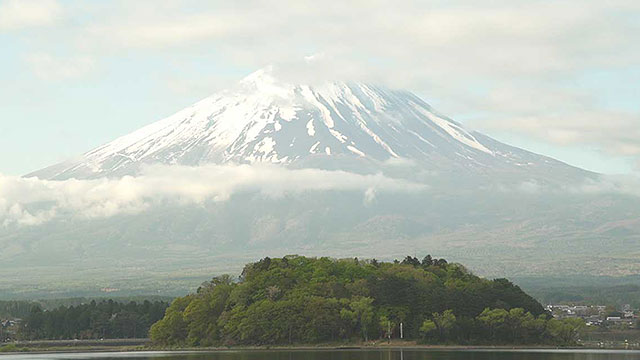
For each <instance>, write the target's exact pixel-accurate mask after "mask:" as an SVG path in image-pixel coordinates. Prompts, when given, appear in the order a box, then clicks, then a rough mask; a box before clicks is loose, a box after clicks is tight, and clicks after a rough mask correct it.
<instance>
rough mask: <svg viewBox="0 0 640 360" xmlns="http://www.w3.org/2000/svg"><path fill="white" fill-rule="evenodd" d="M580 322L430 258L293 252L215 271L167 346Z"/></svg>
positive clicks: (162, 331)
mask: <svg viewBox="0 0 640 360" xmlns="http://www.w3.org/2000/svg"><path fill="white" fill-rule="evenodd" d="M583 326H584V323H583V322H582V321H581V320H577V319H567V320H557V319H553V318H552V317H551V316H550V315H549V314H547V313H545V311H544V309H543V307H542V305H541V304H540V303H538V301H536V300H535V299H533V298H532V297H531V296H529V295H527V294H526V293H525V292H523V291H522V290H521V289H520V288H519V287H518V286H515V285H514V284H512V283H511V282H510V281H508V280H506V279H495V280H487V279H483V278H480V277H478V276H475V275H473V274H472V273H471V272H469V271H468V270H467V269H465V268H464V267H463V266H462V265H460V264H450V263H447V261H445V260H444V259H433V258H432V257H431V256H429V255H427V256H426V257H424V259H422V260H419V259H418V258H416V257H411V256H407V257H406V258H405V259H404V260H403V261H397V260H396V261H394V262H380V261H377V260H375V259H373V260H359V259H357V258H356V259H340V260H336V259H331V258H326V257H325V258H308V257H303V256H286V257H284V258H277V259H271V258H268V257H267V258H264V259H262V260H260V261H258V262H256V263H252V264H248V265H246V266H245V268H244V270H243V272H242V274H241V276H240V278H239V279H238V280H234V279H233V277H231V276H229V275H224V276H219V277H215V278H213V279H212V280H211V281H209V282H207V283H205V284H203V285H202V286H201V287H200V288H199V289H198V290H197V292H196V293H194V294H190V295H187V296H185V297H181V298H177V299H175V300H174V301H173V302H172V304H171V306H170V307H169V308H168V309H167V311H166V313H165V315H164V317H163V318H162V319H161V320H160V321H158V322H157V323H155V324H154V325H153V326H152V327H151V330H150V336H151V339H152V341H153V342H154V343H155V344H156V345H158V346H171V347H176V346H178V347H179V346H221V345H223V346H233V345H289V344H319V343H363V342H364V343H370V342H372V341H384V340H388V339H390V338H393V339H397V338H400V337H402V338H403V339H407V340H414V341H417V342H420V343H433V344H523V345H524V344H548V345H573V344H574V343H575V341H576V339H577V334H578V332H579V331H580V329H581V328H582V327H583Z"/></svg>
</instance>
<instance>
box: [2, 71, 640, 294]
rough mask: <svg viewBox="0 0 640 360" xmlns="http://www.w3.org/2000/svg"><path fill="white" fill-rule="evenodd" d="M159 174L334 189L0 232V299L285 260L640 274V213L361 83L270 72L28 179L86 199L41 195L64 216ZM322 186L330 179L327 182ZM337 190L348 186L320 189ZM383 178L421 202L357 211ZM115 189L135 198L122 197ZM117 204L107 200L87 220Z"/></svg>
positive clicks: (577, 178) (176, 284)
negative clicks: (234, 174)
mask: <svg viewBox="0 0 640 360" xmlns="http://www.w3.org/2000/svg"><path fill="white" fill-rule="evenodd" d="M154 166H159V167H162V169H161V170H156V172H158V171H160V172H161V171H167V172H170V171H171V170H170V169H185V168H186V169H188V171H187V175H185V176H183V177H182V178H181V180H184V178H189V177H192V178H198V177H202V181H200V182H199V183H198V184H197V185H196V186H195V188H194V189H187V191H191V190H193V193H197V191H198V189H200V188H201V187H203V186H205V185H210V184H208V182H212V181H222V182H225V181H226V182H227V183H229V184H230V185H229V186H233V184H234V183H236V182H242V181H244V178H242V177H241V178H234V179H222V180H220V176H218V177H217V178H215V179H218V180H209V179H210V178H209V177H206V176H202V174H200V175H199V173H198V169H210V168H211V167H214V168H215V169H220V168H222V169H229V168H231V169H236V170H237V169H241V170H242V171H244V170H246V169H247V168H249V167H251V168H255V169H262V168H264V167H265V166H266V167H268V169H271V170H270V171H271V172H270V174H272V173H273V171H272V170H273V169H284V170H282V171H284V172H285V173H286V175H285V176H284V178H280V179H279V180H278V181H280V182H281V185H280V186H279V187H278V188H279V189H280V188H284V189H286V188H287V187H288V186H291V185H292V183H294V181H293V179H288V178H287V177H286V176H288V175H289V174H293V173H295V172H296V171H307V172H305V174H306V175H305V177H304V178H302V179H297V180H296V182H295V184H298V185H299V184H305V183H310V182H315V183H317V182H322V181H326V182H327V183H329V185H327V186H325V187H324V188H322V189H323V190H314V191H298V192H291V193H287V192H286V191H284V192H278V191H276V192H277V194H278V195H277V196H271V197H270V196H264V194H263V193H262V192H261V191H260V190H256V189H257V187H255V186H254V187H245V188H242V189H243V190H242V191H238V192H235V193H233V194H232V195H230V196H229V197H228V200H226V201H204V200H203V201H197V202H191V203H172V202H168V201H164V200H163V199H164V198H162V199H161V200H159V201H156V202H151V203H149V204H150V205H149V204H147V205H148V206H146V207H144V208H143V209H144V211H140V212H130V213H128V212H121V213H117V214H114V215H111V216H103V217H90V216H86V217H56V218H52V219H51V220H50V221H47V222H45V223H42V224H39V225H34V226H22V227H20V226H9V227H6V226H5V227H0V248H1V249H3V251H0V272H1V273H3V274H5V275H6V276H5V277H4V278H3V279H0V289H5V290H7V291H10V290H12V289H22V288H24V286H25V285H24V284H31V285H33V288H34V289H40V290H38V291H41V292H45V291H60V289H62V288H64V289H67V290H69V289H75V290H74V291H77V289H79V288H84V289H88V288H92V287H93V288H95V289H94V290H95V291H97V292H99V289H100V288H110V289H114V288H119V289H129V290H130V291H138V292H139V293H149V292H150V291H152V292H157V293H171V291H172V289H173V290H175V289H179V290H180V291H183V290H184V289H185V287H190V286H194V284H195V285H197V284H198V283H199V281H200V280H204V279H206V278H208V277H209V276H210V275H212V274H215V273H221V272H234V271H239V270H240V269H239V267H240V266H241V264H244V263H246V262H248V261H252V260H256V259H258V258H261V257H264V256H282V255H286V254H294V253H297V254H304V255H327V256H336V257H347V256H358V257H376V258H380V259H393V258H394V257H402V256H406V255H407V254H414V253H415V254H425V253H431V254H433V255H435V256H438V257H446V258H447V259H449V260H452V261H460V262H462V263H465V264H469V265H470V266H471V268H472V270H473V271H475V272H477V273H479V274H481V275H485V276H511V277H513V276H530V275H534V276H540V275H544V276H552V275H555V274H558V273H563V274H574V275H576V276H584V275H585V274H586V275H590V276H591V275H630V274H637V273H640V265H639V263H638V261H637V258H638V257H640V221H638V219H640V201H638V198H637V197H633V196H628V195H625V194H621V193H619V192H615V191H612V192H604V193H603V192H594V191H581V190H580V189H581V188H580V185H581V184H583V183H585V182H590V183H595V182H598V181H600V179H601V175H599V174H595V173H592V172H589V171H585V170H582V169H579V168H576V167H573V166H570V165H567V164H565V163H563V162H561V161H557V160H554V159H552V158H549V157H546V156H542V155H538V154H534V153H532V152H529V151H526V150H523V149H519V148H517V147H513V146H509V145H507V144H504V143H501V142H499V141H497V140H494V139H492V138H491V137H489V136H487V135H484V134H481V133H479V132H475V131H471V130H468V129H466V128H465V127H464V126H463V125H462V124H460V123H458V122H455V121H454V120H452V119H450V118H448V117H446V116H444V115H442V114H440V113H438V112H437V111H435V110H434V109H433V108H432V107H431V106H429V105H428V104H427V103H426V102H425V101H423V100H421V99H420V98H419V97H418V96H416V95H414V94H412V93H411V92H409V91H405V90H393V89H389V88H387V87H384V86H376V85H371V84H366V83H358V82H339V81H332V82H311V83H309V84H307V85H303V84H299V83H296V82H293V81H287V80H284V78H283V77H282V76H279V75H278V71H277V69H275V68H273V67H267V68H264V69H262V70H259V71H257V72H255V73H253V74H251V75H249V76H247V77H246V78H244V79H243V80H241V81H240V82H239V83H238V84H236V85H235V86H234V87H232V88H230V89H228V90H224V91H220V92H218V93H216V94H214V95H212V96H210V97H207V98H205V99H203V100H201V101H199V102H197V103H195V104H194V105H192V106H190V107H188V108H186V109H183V110H181V111H179V112H177V113H175V114H174V115H171V116H169V117H168V118H165V119H163V120H160V121H158V122H155V123H152V124H150V125H148V126H146V127H143V128H141V129H139V130H137V131H134V132H132V133H130V134H128V135H125V136H122V137H120V138H118V139H116V140H114V141H112V142H110V143H107V144H105V145H102V146H99V147H97V148H95V149H93V150H91V151H89V152H87V153H85V154H84V155H82V156H80V157H78V158H75V159H72V160H69V161H66V162H63V163H60V164H57V165H53V166H50V167H47V168H45V169H42V170H39V171H35V172H33V173H31V174H28V175H26V176H25V181H41V182H43V183H45V184H46V186H58V185H59V184H62V185H60V186H58V188H63V189H72V188H75V187H77V186H78V184H80V185H81V186H82V187H83V189H85V188H86V189H90V190H88V194H89V195H88V196H87V197H86V198H83V199H77V198H76V195H77V193H76V192H71V193H69V194H71V195H68V196H67V197H64V198H63V199H62V200H60V199H58V198H53V201H63V202H64V203H65V204H67V205H69V206H70V207H71V208H72V209H76V207H74V206H82V204H83V201H89V202H90V201H94V199H95V198H100V197H101V196H102V198H104V192H105V191H106V190H104V189H105V187H104V185H105V184H109V181H118V180H126V181H124V184H125V185H130V184H131V182H133V181H134V180H135V179H140V178H142V179H145V178H147V177H148V175H149V173H148V169H149V168H153V167H154ZM278 171H280V170H278ZM308 171H313V172H311V173H309V172H308ZM223 174H226V173H224V172H223ZM242 174H244V172H242ZM318 174H320V175H322V176H325V175H326V174H331V176H332V178H331V181H327V180H326V177H316V175H318ZM167 176H169V178H170V179H169V180H168V182H171V181H174V180H175V179H173V178H171V174H168V175H167ZM354 176H355V177H354ZM35 177H37V178H39V179H40V180H38V179H35ZM344 177H348V178H349V179H348V181H349V182H350V183H349V184H350V185H349V187H347V188H332V187H331V186H330V185H331V184H333V183H338V182H339V181H338V180H336V179H339V178H340V179H341V178H344ZM380 178H384V179H385V181H388V182H393V181H396V180H401V181H404V182H401V183H399V184H409V183H411V184H419V185H421V186H422V188H425V189H428V190H426V191H418V192H411V191H407V192H402V191H395V192H393V191H392V192H384V191H381V192H375V191H374V190H375V189H368V188H367V193H365V194H364V195H365V196H364V197H363V191H362V190H363V188H362V187H361V186H360V185H358V183H359V182H361V180H362V179H374V180H375V179H380ZM255 179H256V180H255V181H257V182H258V183H259V182H260V181H262V178H261V177H260V176H256V177H255ZM322 179H324V180H322ZM265 181H267V180H265ZM269 181H274V180H273V177H271V178H270V180H269ZM340 181H341V180H340ZM375 181H377V180H375ZM187 183H189V182H187ZM145 184H146V183H145ZM154 184H158V183H154ZM160 184H161V187H163V186H164V187H168V185H167V182H161V183H160ZM180 184H182V183H180ZM270 184H272V183H270ZM354 184H355V185H354ZM31 185H32V184H31V183H29V186H31ZM95 186H97V187H95ZM181 186H182V185H181ZM188 186H189V185H185V186H182V187H180V189H181V190H182V188H183V187H188ZM359 186H360V187H359ZM402 186H403V185H400V187H402ZM94 187H95V188H94ZM395 188H396V189H397V188H398V186H397V185H396V187H395ZM136 189H138V190H141V189H142V190H146V189H147V186H146V185H144V184H142V185H140V184H138V185H137V187H136ZM369 190H372V191H369ZM65 191H67V190H65ZM118 191H119V193H118V195H119V196H123V197H125V198H127V197H128V196H130V195H131V193H130V188H128V187H126V186H123V187H120V188H118ZM144 194H147V195H148V194H149V192H144ZM372 194H373V195H375V196H373V195H372ZM107 195H108V194H107ZM149 196H151V195H149ZM0 200H2V199H0ZM107 200H110V199H109V198H108V196H107ZM50 201H51V199H49V198H47V199H46V201H40V202H35V203H31V204H29V207H37V206H46V205H47V204H48V203H49V202H50ZM134 203H135V202H134ZM0 204H1V202H0ZM113 207H114V205H113V204H112V203H110V202H109V201H107V203H106V204H104V207H102V208H100V209H99V210H100V211H108V210H110V209H112V208H113ZM25 209H26V210H29V208H28V207H26V208H25ZM0 210H1V209H0ZM18 210H21V209H18ZM14 212H19V211H17V210H16V211H14ZM47 214H48V213H45V215H47ZM1 224H2V223H1V222H0V225H1ZM34 264H37V266H34ZM59 274H66V275H65V277H64V279H62V280H60V277H59V276H57V275H59ZM54 275H56V276H54ZM12 279H17V280H15V281H12ZM54 280H57V281H58V283H56V282H54ZM159 280H161V281H159ZM93 288H92V289H93ZM69 291H70V290H69ZM176 291H177V290H176ZM177 293H178V294H179V293H181V292H177ZM74 294H77V292H74Z"/></svg>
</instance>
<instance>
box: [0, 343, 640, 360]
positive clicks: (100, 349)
mask: <svg viewBox="0 0 640 360" xmlns="http://www.w3.org/2000/svg"><path fill="white" fill-rule="evenodd" d="M4 345H7V344H4ZM16 345H17V344H16ZM17 346H19V345H17ZM367 350H371V351H378V350H389V351H401V350H408V351H413V350H424V351H498V352H503V351H504V352H508V351H523V352H526V351H531V352H545V351H550V352H556V351H573V352H581V351H585V352H592V351H602V352H630V351H640V349H638V348H634V349H630V348H627V349H625V348H624V347H609V348H602V347H593V346H567V347H560V346H549V345H428V344H425V345H420V344H411V343H407V344H393V343H391V344H372V345H363V344H350V345H328V344H327V345H292V346H238V347H234V346H231V347H184V348H157V347H153V346H81V345H78V346H60V347H50V348H37V347H31V348H29V347H24V348H19V349H17V351H5V352H2V351H0V358H1V357H2V355H16V354H62V353H117V352H149V353H176V354H179V353H206V352H237V351H243V352H265V351H274V352H275V351H367Z"/></svg>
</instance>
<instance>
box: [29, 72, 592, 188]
mask: <svg viewBox="0 0 640 360" xmlns="http://www.w3.org/2000/svg"><path fill="white" fill-rule="evenodd" d="M274 73H275V71H274V69H273V67H267V68H264V69H261V70H259V71H256V72H255V73H253V74H251V75H249V76H247V77H246V78H244V79H243V80H242V81H240V82H239V83H238V84H237V85H236V86H235V87H234V88H232V89H229V90H224V91H221V92H219V93H216V94H214V95H212V96H210V97H207V98H205V99H203V100H201V101H199V102H197V103H196V104H194V105H192V106H190V107H188V108H186V109H183V110H181V111H179V112H177V113H176V114H174V115H172V116H170V117H168V118H166V119H163V120H160V121H158V122H155V123H153V124H151V125H148V126H146V127H144V128H142V129H139V130H137V131H134V132H133V133H131V134H129V135H125V136H122V137H120V138H118V139H116V140H114V141H112V142H110V143H108V144H105V145H103V146H100V147H98V148H96V149H94V150H91V151H89V152H87V153H86V154H84V155H83V156H82V157H81V158H80V159H79V160H74V161H69V162H64V163H62V164H58V165H54V166H51V167H48V168H46V169H43V170H40V171H37V172H34V173H32V174H29V175H28V176H37V177H39V178H42V179H51V180H64V179H69V178H78V179H91V178H99V177H118V176H123V175H134V174H136V173H138V172H139V171H140V168H141V166H143V165H148V164H166V165H174V164H178V165H189V166H198V165H203V164H209V163H213V164H227V163H236V164H254V163H262V162H267V163H274V164H282V165H287V166H294V167H329V168H341V167H346V168H348V169H350V170H353V169H354V168H355V169H358V170H364V169H365V168H366V169H369V170H370V171H375V170H376V168H377V166H378V165H377V164H379V163H381V162H384V161H388V160H393V159H405V160H407V159H408V160H411V161H413V162H415V163H417V164H420V166H421V167H423V168H428V169H431V170H445V171H447V170H463V171H470V172H485V173H486V172H488V171H489V172H490V171H512V172H516V173H522V174H525V173H526V174H527V176H534V177H538V176H543V175H544V176H546V175H548V174H550V173H553V172H555V173H556V175H566V174H568V173H573V174H575V175H582V176H584V175H587V172H584V171H580V170H579V169H576V168H573V167H570V166H568V165H566V164H564V163H561V162H559V161H556V160H553V159H551V158H548V157H544V156H539V155H536V154H533V153H530V152H527V151H524V150H521V149H517V148H514V147H511V146H508V145H505V144H502V143H500V142H498V141H496V140H493V139H491V138H489V137H487V136H485V135H482V134H480V133H477V132H472V131H468V130H466V129H465V128H464V127H463V126H462V125H461V124H459V123H457V122H455V121H453V120H451V119H449V118H447V117H446V116H443V115H441V114H439V113H438V112H436V111H435V110H434V109H432V108H431V106H429V105H428V104H427V103H425V102H424V101H423V100H421V99H420V98H419V97H417V96H416V95H414V94H412V93H411V92H408V91H404V90H391V89H388V88H385V87H380V86H374V85H370V84H363V83H347V82H324V83H320V84H318V85H315V86H312V85H299V84H292V83H288V82H285V81H282V80H279V79H278V77H277V76H276V75H275V74H274ZM536 173H537V175H536Z"/></svg>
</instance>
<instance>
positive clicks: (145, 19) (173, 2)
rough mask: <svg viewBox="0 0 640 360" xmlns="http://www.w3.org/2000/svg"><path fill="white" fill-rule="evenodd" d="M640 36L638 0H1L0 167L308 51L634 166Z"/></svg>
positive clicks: (576, 154)
mask: <svg viewBox="0 0 640 360" xmlns="http://www.w3.org/2000/svg"><path fill="white" fill-rule="evenodd" d="M480 3H481V4H482V5H479V4H480ZM638 43H640V2H639V1H637V0H635V1H633V0H610V1H606V2H605V1H590V0H559V1H535V0H529V1H525V0H508V1H483V2H478V1H435V0H433V1H378V0H367V1H364V0H362V1H360V0H355V1H346V2H344V1H340V2H338V1H336V2H329V3H327V2H318V1H306V0H297V1H260V0H249V1H188V0H152V1H151V0H150V1H124V0H123V1H118V0H112V1H106V0H105V1H86V0H85V1H64V0H0V84H1V85H0V173H4V174H11V175H20V174H24V173H27V172H29V171H32V170H35V169H38V168H41V167H44V166H47V165H50V164H52V163H55V162H58V161H61V160H63V159H65V158H68V157H71V156H75V155H78V154H80V153H82V152H84V151H86V150H89V149H91V148H93V147H95V146H97V145H100V144H102V143H104V142H107V141H109V140H112V139H113V138H115V137H116V136H119V135H123V134H126V133H128V132H130V131H132V130H134V129H137V128H139V127H140V126H142V125H145V124H147V123H150V122H153V121H155V120H158V119H160V118H163V117H165V116H167V115H170V114H171V113H173V112H175V111H177V110H180V109H181V108H183V107H185V106H187V105H190V104H191V103H193V102H195V101H197V100H199V99H200V98H203V97H205V96H207V95H209V94H210V93H212V92H214V91H216V90H219V89H221V88H224V87H225V86H227V85H228V84H229V83H231V82H233V81H235V80H237V79H239V78H241V77H243V76H244V75H246V74H248V73H250V72H252V71H253V70H255V69H257V68H260V67H263V66H265V65H267V64H269V63H283V62H285V63H287V62H291V61H292V59H302V58H303V57H304V56H308V55H310V54H321V56H322V57H323V58H324V60H323V63H324V64H325V66H323V67H322V68H321V69H320V70H321V71H319V75H321V76H324V77H336V78H340V79H347V80H349V79H355V80H366V81H371V82H381V83H384V84H387V85H389V86H393V87H402V88H407V89H409V90H412V91H414V92H416V93H417V94H419V95H421V96H422V97H423V98H424V99H425V100H426V101H427V102H430V103H431V104H432V105H434V106H435V107H436V108H437V109H439V110H440V111H441V112H443V113H445V114H447V115H449V116H451V117H452V118H454V119H456V120H458V121H460V122H462V123H464V124H465V125H467V126H468V127H470V128H473V129H477V130H480V131H483V132H485V133H487V134H489V135H491V136H494V137H496V138H498V139H499V140H502V141H505V142H508V143H511V144H513V145H516V146H520V147H524V148H526V149H529V150H533V151H535V152H539V153H543V154H545V155H550V156H553V157H555V158H558V159H560V160H563V161H566V162H569V163H571V164H574V165H577V166H581V167H584V168H587V169H590V170H595V171H600V172H605V173H632V172H637V171H639V169H640V101H639V100H640V47H638V46H637V44H638ZM292 69H295V67H292ZM292 75H299V74H292Z"/></svg>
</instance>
